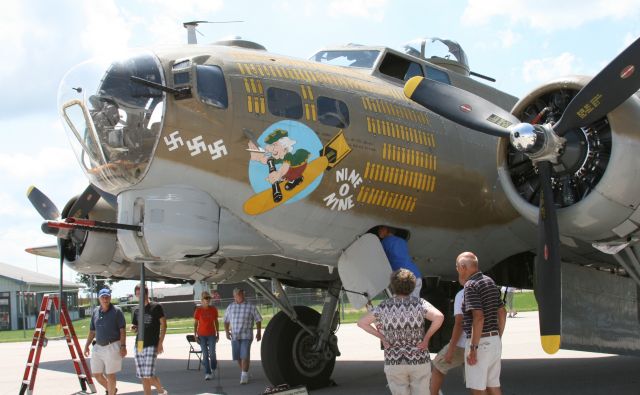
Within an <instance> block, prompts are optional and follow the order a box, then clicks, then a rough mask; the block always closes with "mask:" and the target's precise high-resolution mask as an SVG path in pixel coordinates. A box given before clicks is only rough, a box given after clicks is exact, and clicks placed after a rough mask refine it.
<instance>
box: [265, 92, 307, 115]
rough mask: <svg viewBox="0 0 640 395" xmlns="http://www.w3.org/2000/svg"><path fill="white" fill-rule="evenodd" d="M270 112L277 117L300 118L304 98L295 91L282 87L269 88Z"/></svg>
mask: <svg viewBox="0 0 640 395" xmlns="http://www.w3.org/2000/svg"><path fill="white" fill-rule="evenodd" d="M267 106H268V107H269V112H270V113H271V114H273V115H275V116H277V117H283V118H291V119H300V118H301V117H302V98H300V95H298V94H297V93H296V92H294V91H290V90H287V89H280V88H269V89H267Z"/></svg>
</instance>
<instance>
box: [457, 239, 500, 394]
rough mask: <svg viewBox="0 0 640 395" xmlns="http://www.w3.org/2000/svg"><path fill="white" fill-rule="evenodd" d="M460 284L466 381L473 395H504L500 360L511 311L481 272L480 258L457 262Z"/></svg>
mask: <svg viewBox="0 0 640 395" xmlns="http://www.w3.org/2000/svg"><path fill="white" fill-rule="evenodd" d="M456 270H457V271H458V279H459V281H460V283H463V282H464V301H463V302H462V311H463V314H464V317H463V328H464V332H465V334H466V336H467V343H466V345H465V356H466V361H465V366H464V373H465V381H466V384H467V388H469V389H470V390H471V393H472V394H473V395H484V394H487V393H488V394H491V395H501V394H502V390H501V389H500V368H501V363H500V358H501V357H502V339H501V338H502V332H503V331H504V325H505V323H506V321H507V311H506V310H505V308H504V304H503V303H502V301H501V300H500V289H499V288H498V287H497V286H496V284H495V282H493V280H492V279H491V278H490V277H488V276H485V275H484V274H482V272H481V271H480V270H479V265H478V257H476V256H475V255H474V254H473V253H471V252H463V253H462V254H460V255H458V258H457V259H456Z"/></svg>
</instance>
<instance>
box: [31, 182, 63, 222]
mask: <svg viewBox="0 0 640 395" xmlns="http://www.w3.org/2000/svg"><path fill="white" fill-rule="evenodd" d="M27 199H29V201H30V202H31V204H32V205H33V207H35V209H36V210H37V211H38V213H39V214H40V215H41V216H42V218H44V219H46V220H48V221H53V220H56V219H58V218H60V210H58V208H57V207H56V205H55V204H53V202H52V201H51V199H49V198H48V197H47V195H45V194H44V193H42V191H40V190H39V189H38V188H36V187H35V186H33V185H32V186H30V187H29V189H27Z"/></svg>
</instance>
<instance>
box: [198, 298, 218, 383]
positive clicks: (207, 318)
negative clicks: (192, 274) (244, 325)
mask: <svg viewBox="0 0 640 395" xmlns="http://www.w3.org/2000/svg"><path fill="white" fill-rule="evenodd" d="M201 302H202V304H201V305H200V307H197V308H196V311H195V313H194V314H193V318H194V322H193V334H194V335H195V336H196V340H198V343H200V348H201V349H202V359H203V360H204V369H205V375H204V379H205V380H211V378H212V377H213V371H214V370H216V368H217V367H218V360H217V359H216V343H217V342H218V339H219V337H218V309H216V308H215V306H209V303H211V295H209V292H207V291H204V292H202V298H201Z"/></svg>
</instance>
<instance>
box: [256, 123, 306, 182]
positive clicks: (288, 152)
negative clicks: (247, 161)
mask: <svg viewBox="0 0 640 395" xmlns="http://www.w3.org/2000/svg"><path fill="white" fill-rule="evenodd" d="M264 142H265V143H266V145H265V147H264V153H262V152H256V151H261V149H260V148H259V147H257V146H256V145H255V143H253V142H251V141H250V142H249V150H250V151H251V160H255V161H257V162H260V163H263V164H265V165H267V166H269V176H268V177H267V181H268V182H269V183H270V184H274V183H276V182H279V181H285V182H286V184H284V189H286V190H287V191H290V190H292V189H293V188H295V187H296V186H298V185H299V184H300V183H301V182H302V181H304V177H303V176H302V174H303V173H304V170H305V169H306V168H307V161H308V160H309V155H311V154H310V153H309V151H307V150H305V149H303V148H300V149H297V150H295V152H294V149H293V146H294V145H295V144H296V141H295V140H292V139H291V138H289V132H287V131H286V130H284V129H276V130H274V131H273V132H271V133H270V134H269V135H268V136H267V138H265V140H264ZM269 161H272V163H271V164H270V163H269ZM277 164H280V165H281V166H280V168H279V169H275V165H277Z"/></svg>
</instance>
